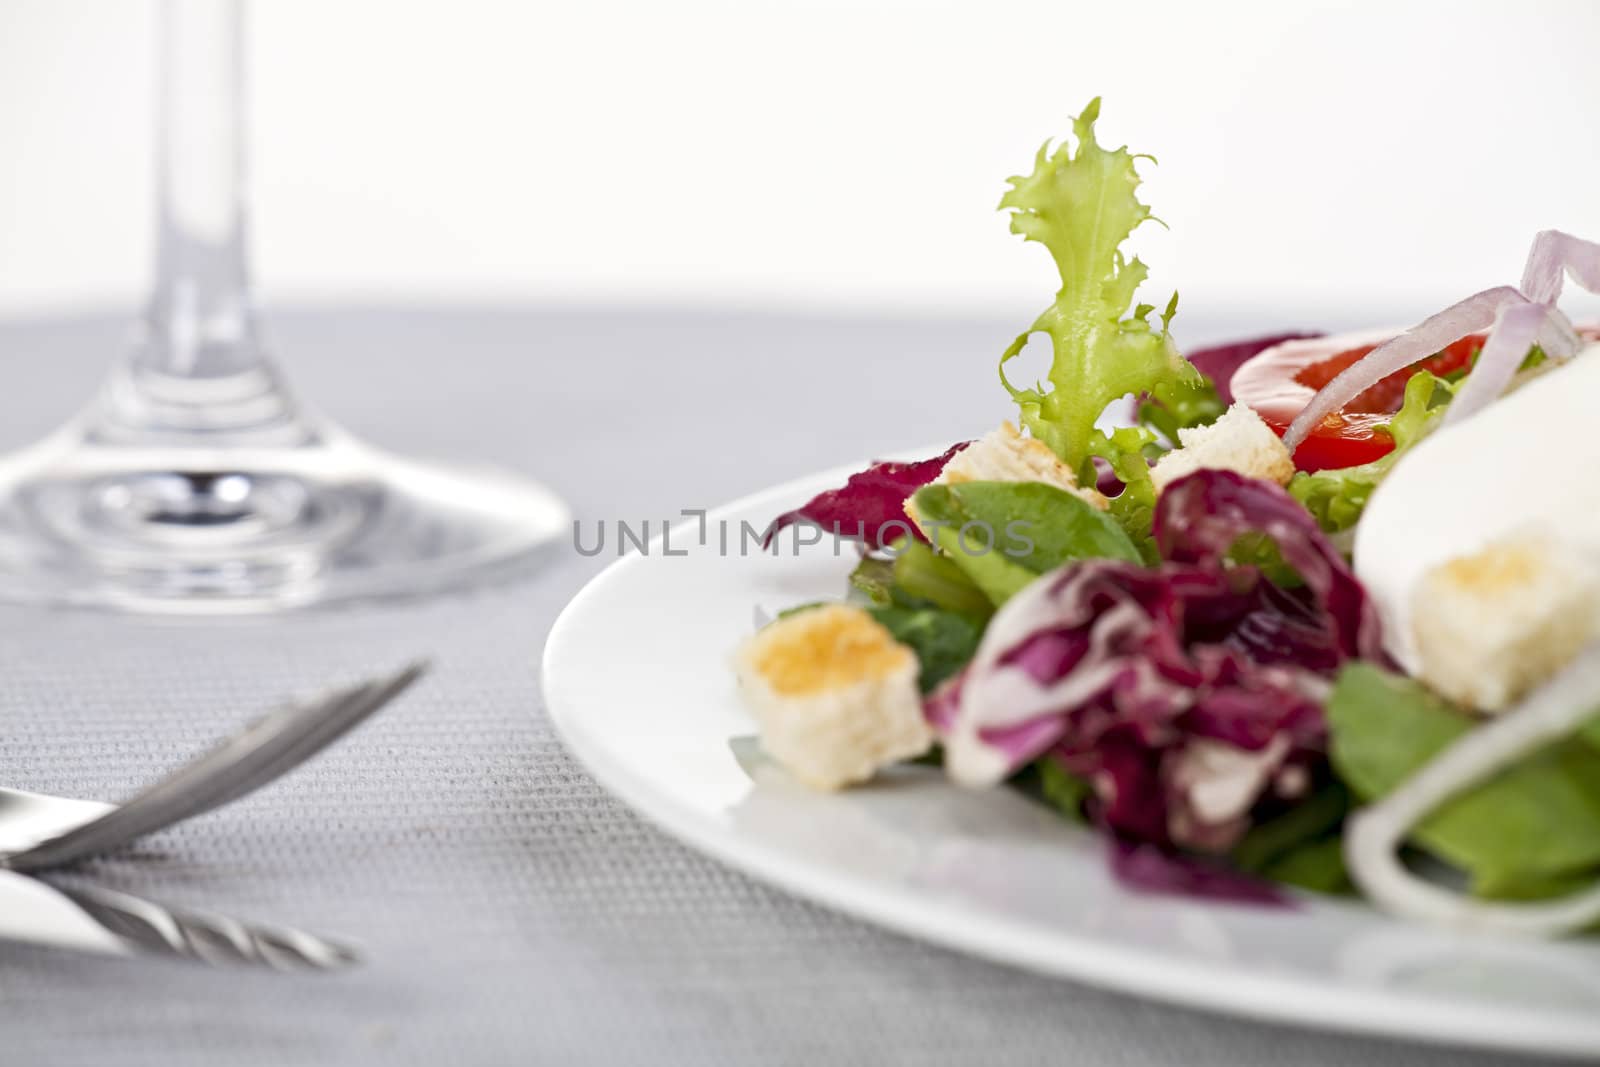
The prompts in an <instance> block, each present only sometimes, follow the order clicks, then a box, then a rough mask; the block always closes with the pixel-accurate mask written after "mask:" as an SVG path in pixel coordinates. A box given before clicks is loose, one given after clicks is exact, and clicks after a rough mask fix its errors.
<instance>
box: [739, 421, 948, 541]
mask: <svg viewBox="0 0 1600 1067" xmlns="http://www.w3.org/2000/svg"><path fill="white" fill-rule="evenodd" d="M969 444H971V442H970V441H963V442H961V443H960V444H958V445H951V446H950V448H949V449H948V450H947V451H945V452H943V453H941V454H940V455H937V456H934V457H933V458H932V459H924V460H918V461H917V462H915V463H874V464H873V465H872V466H870V467H868V468H867V469H866V470H864V471H862V472H861V473H859V474H852V475H851V476H850V477H849V478H848V479H847V480H846V481H845V483H844V485H842V486H840V487H839V488H838V489H829V490H828V491H827V492H825V493H819V494H817V495H816V496H815V497H813V498H811V500H809V501H807V502H806V503H805V504H804V505H803V506H801V507H799V508H796V509H795V510H794V511H787V512H784V513H783V514H782V515H779V516H778V517H777V518H776V519H774V520H773V521H772V526H771V527H770V528H769V529H768V530H767V536H766V539H765V540H764V541H762V543H761V547H762V548H766V547H767V546H768V545H770V544H772V539H773V538H775V537H777V536H778V531H780V530H782V529H783V528H784V527H786V526H792V525H794V524H795V523H797V522H801V521H805V522H812V523H815V524H817V525H818V526H821V527H822V528H823V529H826V530H830V531H832V532H833V534H834V536H836V537H843V538H847V539H849V540H859V541H863V542H865V543H866V545H867V547H869V548H883V547H884V546H885V545H886V544H888V543H889V542H891V541H895V540H897V539H899V538H901V537H904V536H905V535H906V534H907V533H909V534H910V535H911V536H912V537H915V538H916V539H917V540H919V541H926V540H927V538H926V537H924V536H923V535H922V531H920V530H918V529H917V528H916V524H915V523H913V522H911V520H910V519H908V518H907V517H906V512H905V503H906V498H907V497H909V496H910V495H911V494H912V493H915V492H916V491H917V490H918V489H921V488H922V487H923V486H925V485H927V484H928V483H929V482H931V481H933V480H934V479H935V478H937V477H938V476H939V472H940V471H942V470H944V465H945V464H946V463H948V462H950V457H951V456H954V455H955V454H956V453H957V452H959V451H961V450H962V449H963V448H966V447H967V445H969Z"/></svg>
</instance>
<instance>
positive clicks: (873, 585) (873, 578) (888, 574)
mask: <svg viewBox="0 0 1600 1067" xmlns="http://www.w3.org/2000/svg"><path fill="white" fill-rule="evenodd" d="M850 587H851V588H852V589H854V590H855V591H856V592H858V593H860V594H861V595H862V596H864V597H866V598H867V599H868V600H869V601H871V602H872V603H874V604H877V605H878V606H880V607H887V606H888V605H890V604H893V603H894V562H893V561H892V560H887V559H879V558H878V557H876V556H863V557H861V562H860V563H857V564H856V567H855V570H853V571H851V572H850Z"/></svg>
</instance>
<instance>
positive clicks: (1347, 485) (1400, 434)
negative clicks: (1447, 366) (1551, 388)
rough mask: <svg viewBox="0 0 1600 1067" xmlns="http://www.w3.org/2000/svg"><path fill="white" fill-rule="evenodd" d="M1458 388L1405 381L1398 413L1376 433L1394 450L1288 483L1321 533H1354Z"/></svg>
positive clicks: (1432, 378)
mask: <svg viewBox="0 0 1600 1067" xmlns="http://www.w3.org/2000/svg"><path fill="white" fill-rule="evenodd" d="M1457 387H1458V384H1457V382H1455V381H1448V380H1446V379H1444V378H1441V377H1439V376H1438V375H1435V374H1433V373H1431V372H1430V371H1425V370H1419V371H1417V372H1416V373H1415V374H1413V375H1412V376H1411V377H1410V378H1408V379H1407V380H1406V391H1405V400H1404V402H1403V403H1402V404H1401V405H1400V410H1399V411H1397V412H1395V414H1394V417H1393V418H1392V419H1390V420H1389V422H1388V423H1387V424H1386V425H1384V426H1380V427H1379V428H1378V429H1379V431H1380V432H1382V433H1386V434H1388V435H1389V436H1390V437H1391V438H1393V439H1394V451H1392V452H1389V453H1388V454H1386V455H1384V456H1380V457H1379V458H1377V459H1375V460H1373V461H1372V462H1371V463H1363V464H1361V465H1360V466H1356V467H1340V468H1335V469H1329V470H1320V471H1315V472H1310V473H1308V472H1306V471H1300V472H1299V473H1297V474H1296V475H1295V476H1294V478H1293V479H1292V480H1290V482H1289V495H1290V496H1292V497H1294V498H1295V499H1296V500H1298V501H1300V503H1301V504H1302V505H1303V506H1304V507H1305V509H1306V510H1307V511H1309V512H1311V514H1312V516H1314V517H1315V518H1316V520H1317V523H1318V524H1319V525H1320V526H1321V527H1322V528H1323V530H1324V531H1326V532H1328V533H1340V532H1342V531H1344V530H1349V529H1352V528H1353V527H1354V526H1355V524H1356V522H1357V521H1358V520H1359V519H1360V518H1361V513H1362V512H1363V511H1364V510H1366V507H1367V499H1368V498H1369V497H1370V496H1372V491H1373V490H1374V489H1376V488H1377V487H1378V483H1379V482H1381V481H1383V479H1384V477H1385V476H1387V475H1388V473H1389V469H1390V468H1391V467H1393V466H1394V465H1395V463H1396V462H1398V461H1399V459H1400V457H1401V456H1402V455H1403V454H1404V453H1405V452H1406V450H1407V449H1409V448H1411V447H1412V446H1413V445H1415V444H1416V443H1417V442H1418V441H1421V440H1422V439H1423V438H1424V437H1426V436H1427V435H1428V434H1429V433H1431V432H1432V431H1433V429H1434V428H1435V427H1436V426H1437V425H1438V424H1439V421H1440V420H1441V419H1442V418H1443V417H1444V412H1445V409H1446V408H1447V407H1448V406H1449V404H1450V401H1451V399H1452V398H1453V397H1454V396H1455V393H1456V389H1457Z"/></svg>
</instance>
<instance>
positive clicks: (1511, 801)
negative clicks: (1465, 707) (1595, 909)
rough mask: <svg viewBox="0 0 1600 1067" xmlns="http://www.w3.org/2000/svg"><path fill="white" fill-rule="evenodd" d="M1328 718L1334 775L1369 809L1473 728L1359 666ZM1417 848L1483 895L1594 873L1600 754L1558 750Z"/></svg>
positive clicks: (1443, 812) (1457, 807)
mask: <svg viewBox="0 0 1600 1067" xmlns="http://www.w3.org/2000/svg"><path fill="white" fill-rule="evenodd" d="M1327 715H1328V730H1329V733H1330V739H1331V745H1332V750H1331V753H1330V755H1331V758H1332V761H1333V767H1334V770H1335V771H1336V772H1337V773H1338V775H1339V777H1340V778H1341V779H1342V780H1343V781H1344V783H1345V784H1346V785H1347V786H1349V787H1350V789H1351V790H1352V791H1354V792H1355V793H1356V795H1357V796H1359V797H1361V798H1362V799H1364V800H1372V799H1375V798H1377V797H1381V796H1383V795H1385V794H1387V793H1388V792H1390V791H1391V790H1393V789H1395V788H1396V787H1398V786H1399V785H1400V784H1401V783H1402V782H1404V781H1405V780H1406V779H1407V778H1409V777H1411V775H1413V774H1414V773H1416V771H1417V770H1418V769H1420V768H1421V767H1422V766H1423V765H1424V764H1425V763H1427V762H1428V761H1429V760H1431V759H1432V758H1433V757H1434V756H1436V755H1438V754H1439V753H1440V752H1441V751H1443V750H1444V749H1445V748H1446V747H1447V746H1449V745H1450V744H1451V743H1452V742H1453V741H1455V740H1456V739H1457V738H1460V737H1461V736H1463V735H1464V734H1466V733H1467V732H1468V731H1470V730H1472V729H1473V726H1474V724H1473V722H1472V720H1471V719H1470V718H1468V717H1467V716H1466V715H1465V714H1463V713H1462V712H1460V711H1458V710H1457V709H1455V708H1453V707H1452V706H1450V705H1449V704H1446V703H1445V702H1444V701H1443V700H1441V699H1440V698H1438V697H1436V696H1434V695H1433V694H1432V693H1430V692H1429V691H1428V690H1427V689H1426V688H1424V687H1423V686H1422V684H1421V683H1419V682H1416V681H1414V680H1412V679H1410V678H1405V677H1402V676H1399V675H1395V674H1390V673H1389V672H1387V671H1384V670H1382V669H1380V668H1378V667H1374V666H1372V665H1370V664H1361V663H1357V664H1351V665H1349V666H1347V667H1345V668H1344V670H1343V671H1341V672H1340V674H1339V679H1338V682H1337V683H1336V684H1335V686H1334V689H1333V694H1332V696H1331V697H1330V698H1329V701H1328V708H1327ZM1410 841H1411V843H1412V844H1414V845H1416V846H1417V847H1419V848H1421V849H1423V850H1425V851H1427V852H1429V853H1431V854H1432V855H1434V856H1436V857H1438V858H1439V859H1442V860H1444V861H1445V862H1447V863H1450V864H1452V865H1454V866H1456V867H1459V868H1461V869H1462V870H1464V871H1466V872H1468V874H1470V875H1471V878H1472V882H1473V887H1474V891H1475V892H1478V893H1480V894H1486V895H1488V894H1492V895H1496V896H1509V895H1517V893H1518V889H1517V887H1530V886H1536V885H1544V884H1551V883H1553V882H1557V881H1559V880H1561V879H1562V877H1563V876H1568V875H1573V874H1577V873H1579V872H1583V871H1592V870H1594V869H1595V868H1596V867H1600V750H1596V749H1595V747H1594V746H1592V745H1591V744H1589V743H1588V742H1587V741H1585V740H1583V739H1581V738H1568V739H1567V740H1565V741H1562V742H1559V743H1557V744H1555V745H1551V746H1549V747H1548V748H1546V749H1544V750H1542V751H1540V752H1538V753H1535V754H1534V755H1533V756H1531V757H1529V758H1528V759H1526V760H1523V761H1522V762H1521V763H1519V764H1517V765H1516V766H1514V767H1511V768H1510V769H1508V770H1506V771H1504V772H1503V773H1501V774H1499V775H1497V776H1496V777H1494V778H1493V779H1491V780H1489V781H1487V782H1485V783H1483V784H1482V785H1479V786H1477V787H1475V788H1473V789H1470V790H1468V791H1466V792H1464V793H1462V794H1460V795H1458V796H1456V797H1454V798H1452V799H1450V800H1448V801H1446V802H1445V803H1444V804H1442V805H1440V807H1439V808H1438V809H1437V810H1436V811H1434V812H1433V813H1432V814H1430V815H1429V816H1428V817H1427V818H1426V819H1424V820H1423V821H1422V822H1421V823H1420V824H1418V826H1417V827H1416V828H1415V829H1414V830H1413V831H1412V834H1411V838H1410ZM1521 892H1522V894H1523V895H1528V894H1529V893H1531V890H1526V889H1524V890H1522V891H1521Z"/></svg>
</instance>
